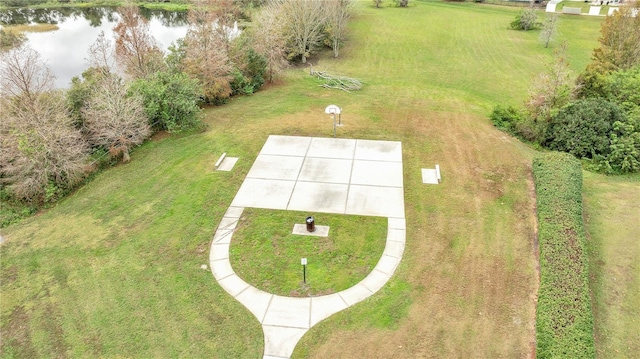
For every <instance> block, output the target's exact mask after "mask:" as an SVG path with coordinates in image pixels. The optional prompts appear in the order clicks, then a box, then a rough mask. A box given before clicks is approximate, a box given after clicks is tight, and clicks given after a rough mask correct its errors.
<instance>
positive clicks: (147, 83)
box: [131, 71, 202, 132]
mask: <svg viewBox="0 0 640 359" xmlns="http://www.w3.org/2000/svg"><path fill="white" fill-rule="evenodd" d="M131 89H132V91H134V92H136V93H139V94H140V95H142V98H143V102H144V107H145V112H146V114H147V117H148V118H149V124H150V125H151V127H152V128H153V129H154V130H156V131H161V130H167V131H169V132H179V131H182V130H188V129H193V128H197V127H199V126H201V121H200V116H201V114H202V110H201V109H200V107H199V105H198V102H199V98H200V95H201V93H200V86H199V84H198V81H197V80H193V79H191V78H189V76H188V75H187V74H185V73H183V72H172V71H162V72H156V73H154V74H153V75H151V76H149V77H147V78H144V79H139V80H136V81H135V83H134V84H133V85H132V88H131Z"/></svg>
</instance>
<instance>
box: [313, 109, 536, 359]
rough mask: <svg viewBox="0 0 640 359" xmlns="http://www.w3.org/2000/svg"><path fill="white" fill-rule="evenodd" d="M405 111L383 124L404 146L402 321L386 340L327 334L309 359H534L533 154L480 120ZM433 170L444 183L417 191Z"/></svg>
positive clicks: (379, 335) (368, 332) (380, 335)
mask: <svg viewBox="0 0 640 359" xmlns="http://www.w3.org/2000/svg"><path fill="white" fill-rule="evenodd" d="M403 112H404V111H398V113H387V114H386V115H385V116H383V118H387V119H388V120H387V121H388V122H393V124H391V123H388V124H387V125H388V126H392V125H393V127H390V128H393V129H394V130H393V132H394V133H395V134H397V135H398V137H400V138H401V139H402V140H403V151H404V154H403V156H404V172H405V188H406V189H405V195H408V194H410V195H411V196H412V198H406V199H405V201H406V202H405V203H406V204H407V205H408V207H407V208H406V210H407V249H406V252H405V257H404V259H403V262H402V264H401V268H400V273H399V276H401V277H404V278H406V279H407V280H408V281H409V282H410V283H411V285H412V286H413V287H414V288H415V290H414V291H413V293H414V295H413V297H412V305H411V307H410V310H409V315H408V316H407V317H406V318H405V319H404V320H402V322H401V324H400V326H399V328H398V329H397V330H394V331H392V332H390V331H387V330H380V329H375V328H358V329H357V330H342V331H340V332H338V333H335V334H331V335H329V338H328V340H326V341H325V342H324V343H323V344H322V345H321V346H320V347H319V348H317V351H314V352H313V355H312V356H313V357H319V358H335V357H363V358H390V357H396V358H417V357H434V358H435V357H437V358H441V357H467V358H473V357H519V358H524V357H531V355H532V343H535V302H536V292H537V287H538V274H537V260H536V251H535V247H536V246H535V212H534V198H533V197H531V187H532V182H531V177H530V163H531V162H530V151H529V150H528V149H527V148H525V147H524V146H522V145H521V144H520V143H519V142H517V141H513V140H511V139H509V138H506V137H505V136H504V134H502V133H500V132H499V131H497V130H496V129H494V128H493V127H492V126H491V125H490V124H488V123H487V121H486V120H485V119H484V118H479V117H476V116H473V115H468V114H463V113H451V112H433V111H432V112H427V111H425V112H422V113H420V112H415V110H414V111H408V112H404V113H403ZM394 120H395V121H394ZM404 133H406V134H407V135H406V136H404V135H403V134H404ZM409 134H411V135H409ZM391 137H393V136H391ZM414 138H415V139H417V140H414ZM436 163H438V164H439V165H440V168H441V170H442V177H443V182H442V183H441V184H440V185H438V186H428V185H424V184H422V183H421V176H420V168H422V167H433V165H434V164H436ZM411 203H413V204H414V206H410V204H411ZM463 343H464V344H463ZM533 347H534V348H535V345H533Z"/></svg>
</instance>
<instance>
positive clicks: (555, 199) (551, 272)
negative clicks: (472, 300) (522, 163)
mask: <svg viewBox="0 0 640 359" xmlns="http://www.w3.org/2000/svg"><path fill="white" fill-rule="evenodd" d="M533 176H534V180H535V186H536V202H537V212H538V230H539V232H538V239H539V243H540V290H539V293H538V306H537V310H536V323H537V324H536V337H537V349H536V354H537V355H538V357H539V358H594V357H595V344H594V338H593V313H592V311H591V302H590V297H589V286H588V270H587V258H586V253H585V243H584V242H585V230H584V224H583V220H582V168H581V166H580V162H579V161H578V160H576V159H575V158H574V157H573V156H571V155H569V154H566V153H558V152H555V153H549V154H545V155H541V156H539V157H536V158H534V160H533Z"/></svg>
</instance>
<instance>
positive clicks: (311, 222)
mask: <svg viewBox="0 0 640 359" xmlns="http://www.w3.org/2000/svg"><path fill="white" fill-rule="evenodd" d="M315 230H316V222H315V220H314V219H313V216H309V217H307V232H315Z"/></svg>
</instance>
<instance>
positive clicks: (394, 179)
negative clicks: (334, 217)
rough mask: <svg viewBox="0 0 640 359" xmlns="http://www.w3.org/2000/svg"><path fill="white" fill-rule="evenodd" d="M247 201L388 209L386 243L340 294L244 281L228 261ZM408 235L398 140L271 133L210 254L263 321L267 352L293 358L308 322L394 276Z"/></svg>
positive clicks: (216, 269)
mask: <svg viewBox="0 0 640 359" xmlns="http://www.w3.org/2000/svg"><path fill="white" fill-rule="evenodd" d="M298 157H300V158H298ZM398 157H399V160H398ZM345 161H347V162H348V161H351V162H349V163H347V162H345ZM398 163H399V166H398ZM327 167H329V168H333V169H334V170H335V171H332V172H331V173H330V174H328V173H327V172H326V171H325V170H323V169H326V168H327ZM341 171H342V172H341ZM398 171H399V174H398ZM343 172H344V173H343ZM398 176H399V181H398ZM341 178H342V179H341ZM341 181H342V182H341ZM341 186H344V188H342V187H341ZM296 188H298V189H303V190H304V199H305V200H304V201H296V200H295V198H296ZM343 189H344V193H343V192H341V191H342V190H343ZM398 190H399V191H398ZM298 197H300V196H298ZM245 207H259V208H273V209H291V210H293V209H298V210H300V209H302V210H315V211H316V212H328V213H342V214H363V215H376V216H380V215H384V216H385V217H388V229H387V240H386V244H385V249H384V252H383V254H382V256H381V258H380V260H379V261H378V264H377V265H376V267H375V268H374V269H373V271H372V272H371V273H369V275H368V276H367V277H366V278H365V279H363V280H362V281H360V282H359V283H357V284H356V285H354V286H353V287H351V288H349V289H346V290H343V291H341V292H338V293H333V294H330V295H324V296H318V297H305V298H294V297H284V296H279V295H275V294H271V293H267V292H264V291H262V290H259V289H257V288H255V287H253V286H251V285H250V284H248V283H247V282H245V281H244V280H242V279H241V278H240V277H239V276H238V275H237V274H236V273H235V272H234V270H233V268H232V267H231V263H230V261H229V246H230V244H231V239H232V237H233V232H234V230H235V228H236V225H237V223H238V221H239V220H240V217H241V216H242V212H243V210H244V208H245ZM299 207H306V208H299ZM405 239H406V221H405V218H404V199H403V188H402V157H401V146H400V144H399V142H389V141H362V140H342V139H322V138H313V139H312V138H305V137H287V136H270V137H269V139H268V140H267V142H266V143H265V145H264V147H263V149H262V151H261V153H260V155H259V156H258V158H257V159H256V162H255V163H254V165H253V167H252V168H251V170H250V171H249V174H247V178H246V179H245V182H243V185H242V186H241V188H240V190H239V191H238V194H236V197H235V199H234V201H233V202H232V204H231V206H230V207H229V209H228V210H227V212H226V213H225V215H224V217H223V219H222V221H221V222H220V225H219V226H218V229H217V230H216V233H215V235H214V238H213V242H212V244H211V251H210V256H209V260H210V265H211V272H212V273H213V276H214V277H215V278H216V280H217V281H218V283H220V285H221V286H222V288H224V290H226V291H227V292H228V293H229V294H230V295H231V296H233V297H234V298H235V299H237V300H238V301H239V302H240V303H242V304H243V305H244V306H245V307H247V309H249V311H250V312H251V313H253V315H254V316H255V317H256V319H258V321H259V322H260V323H261V324H262V330H263V332H264V343H265V348H264V358H265V359H267V358H289V357H290V356H291V354H292V353H293V350H294V348H295V346H296V344H297V343H298V341H299V340H300V338H302V336H303V335H304V334H305V333H306V332H307V330H309V328H311V327H313V326H314V325H315V324H317V323H319V322H320V321H322V320H323V319H325V318H327V317H329V316H331V315H332V314H334V313H337V312H339V311H341V310H343V309H345V308H347V307H349V306H351V305H354V304H356V303H358V302H360V301H363V300H364V299H366V298H368V297H370V296H371V295H373V294H374V293H376V292H377V291H378V290H380V289H381V288H382V287H383V286H384V285H385V284H386V283H387V281H389V279H390V278H391V276H392V275H393V273H394V272H395V270H396V268H397V267H398V265H399V264H400V260H401V259H402V254H403V253H404V248H405Z"/></svg>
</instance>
